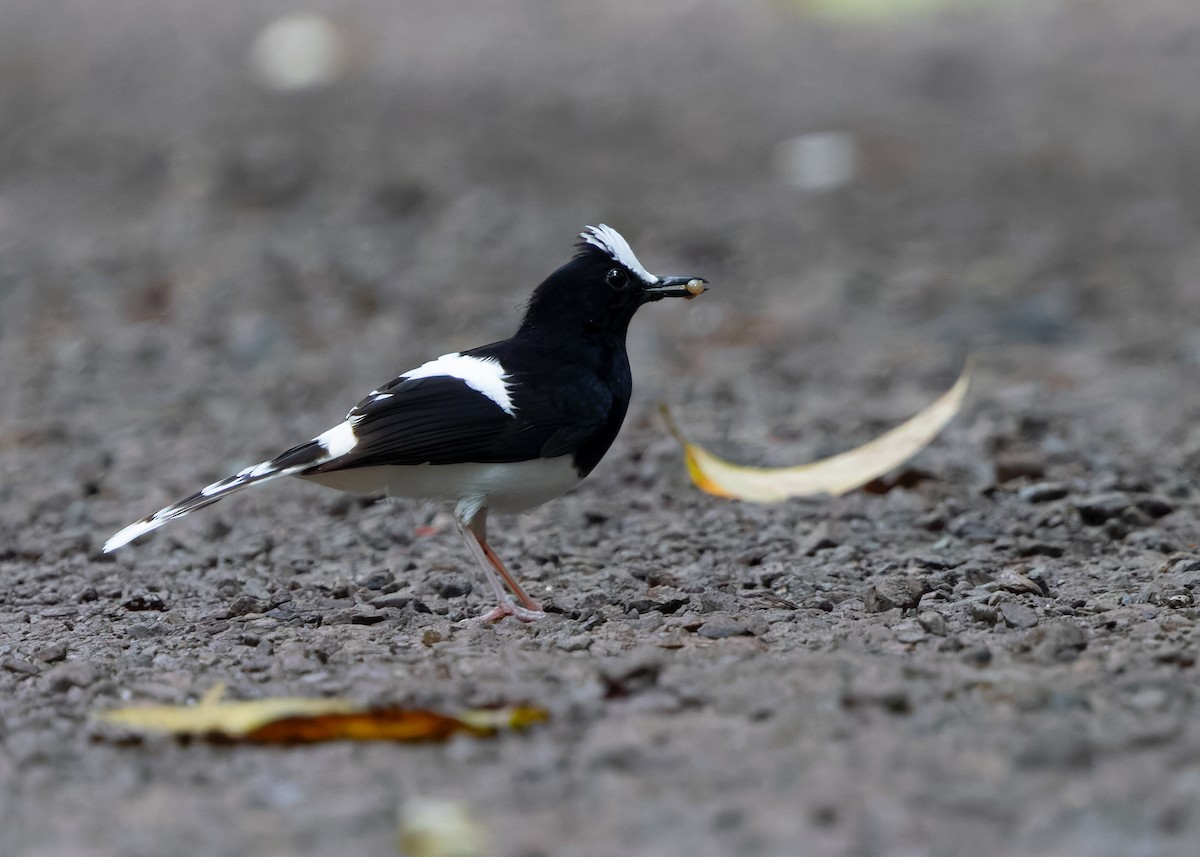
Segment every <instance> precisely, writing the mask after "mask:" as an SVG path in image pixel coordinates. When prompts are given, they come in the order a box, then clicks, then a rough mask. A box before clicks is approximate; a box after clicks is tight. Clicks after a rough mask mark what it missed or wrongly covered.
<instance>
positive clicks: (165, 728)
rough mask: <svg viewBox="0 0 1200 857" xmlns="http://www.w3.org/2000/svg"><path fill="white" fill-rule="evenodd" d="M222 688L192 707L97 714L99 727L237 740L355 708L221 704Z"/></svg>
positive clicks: (310, 702) (304, 701) (312, 703)
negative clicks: (292, 720) (278, 724)
mask: <svg viewBox="0 0 1200 857" xmlns="http://www.w3.org/2000/svg"><path fill="white" fill-rule="evenodd" d="M224 695H225V685H224V684H217V685H215V686H213V687H212V688H210V689H209V691H208V692H207V693H206V694H204V696H203V697H202V698H201V699H200V701H198V702H197V703H196V704H195V705H144V706H138V707H136V708H117V709H114V710H112V711H101V712H98V713H97V714H96V718H97V719H98V720H100V721H101V722H102V723H109V724H111V725H113V726H123V727H125V728H126V729H130V730H132V731H134V732H158V733H166V734H170V735H206V734H210V733H217V734H221V735H224V736H227V737H229V738H241V737H243V736H245V735H248V734H249V733H251V732H253V731H254V730H255V729H258V728H260V727H262V726H265V725H266V724H268V723H272V722H274V721H276V720H283V719H286V718H289V717H315V716H318V715H322V714H337V713H347V712H351V711H354V710H355V706H354V705H353V704H352V703H350V702H348V701H347V700H344V699H312V698H304V697H286V696H281V697H274V698H268V699H253V700H248V701H245V702H223V701H222V699H221V697H223V696H224Z"/></svg>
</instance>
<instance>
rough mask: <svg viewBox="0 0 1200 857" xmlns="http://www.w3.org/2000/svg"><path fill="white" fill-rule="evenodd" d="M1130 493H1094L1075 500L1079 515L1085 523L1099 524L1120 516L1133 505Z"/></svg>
mask: <svg viewBox="0 0 1200 857" xmlns="http://www.w3.org/2000/svg"><path fill="white" fill-rule="evenodd" d="M1132 502H1133V501H1132V500H1131V499H1130V497H1129V495H1128V494H1125V493H1123V492H1120V491H1110V492H1108V493H1105V494H1092V495H1090V496H1088V497H1083V498H1081V499H1079V500H1076V501H1075V508H1076V509H1077V510H1079V517H1080V518H1082V519H1083V522H1084V523H1085V524H1091V525H1092V526H1099V525H1101V524H1103V523H1104V522H1105V521H1108V520H1111V519H1113V518H1116V517H1118V516H1120V514H1121V513H1122V512H1124V511H1125V510H1126V509H1128V508H1129V507H1130V505H1132Z"/></svg>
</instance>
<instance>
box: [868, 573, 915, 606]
mask: <svg viewBox="0 0 1200 857" xmlns="http://www.w3.org/2000/svg"><path fill="white" fill-rule="evenodd" d="M928 589H929V586H928V584H927V583H926V581H925V579H924V578H920V577H908V576H906V575H903V574H892V575H888V576H887V577H884V578H882V579H880V580H879V581H877V582H876V583H875V584H873V585H872V586H870V587H868V588H867V591H866V593H864V595H863V607H864V608H865V609H866V611H867V612H868V613H883V612H885V611H887V610H891V609H893V608H895V607H900V608H902V609H908V608H912V607H916V606H917V605H918V604H920V603H921V596H922V595H924V594H925V593H926V592H927V591H928Z"/></svg>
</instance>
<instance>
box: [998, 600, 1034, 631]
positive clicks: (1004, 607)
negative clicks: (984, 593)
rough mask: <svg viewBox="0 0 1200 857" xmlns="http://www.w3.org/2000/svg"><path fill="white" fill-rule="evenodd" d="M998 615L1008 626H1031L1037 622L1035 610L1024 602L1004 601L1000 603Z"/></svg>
mask: <svg viewBox="0 0 1200 857" xmlns="http://www.w3.org/2000/svg"><path fill="white" fill-rule="evenodd" d="M1000 615H1001V616H1003V617H1004V624H1005V625H1007V626H1008V627H1010V628H1032V627H1033V626H1034V625H1036V624H1037V623H1038V614H1037V611H1036V610H1034V609H1033V608H1032V607H1030V606H1028V605H1026V604H1019V603H1017V602H1015V601H1006V602H1004V603H1003V604H1001V605H1000Z"/></svg>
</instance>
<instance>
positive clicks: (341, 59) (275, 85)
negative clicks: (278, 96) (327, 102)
mask: <svg viewBox="0 0 1200 857" xmlns="http://www.w3.org/2000/svg"><path fill="white" fill-rule="evenodd" d="M250 64H251V66H252V67H253V68H254V73H255V74H256V75H257V76H258V79H259V80H260V81H262V83H263V84H264V85H265V86H267V87H269V88H270V89H278V90H283V91H287V92H297V91H300V90H306V89H319V88H321V87H325V86H329V85H330V84H331V83H334V82H335V81H336V80H337V79H338V78H339V77H341V75H342V72H343V71H344V69H345V66H346V43H345V40H344V39H343V38H342V34H341V33H339V32H338V29H337V27H335V26H334V25H333V23H332V22H330V21H329V19H328V18H324V17H322V16H320V15H311V14H298V15H286V16H284V17H282V18H276V19H275V20H274V21H272V22H271V23H270V24H268V25H267V26H266V27H264V28H263V31H262V32H261V33H259V34H258V38H257V39H255V40H254V46H253V47H252V48H251V49H250Z"/></svg>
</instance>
